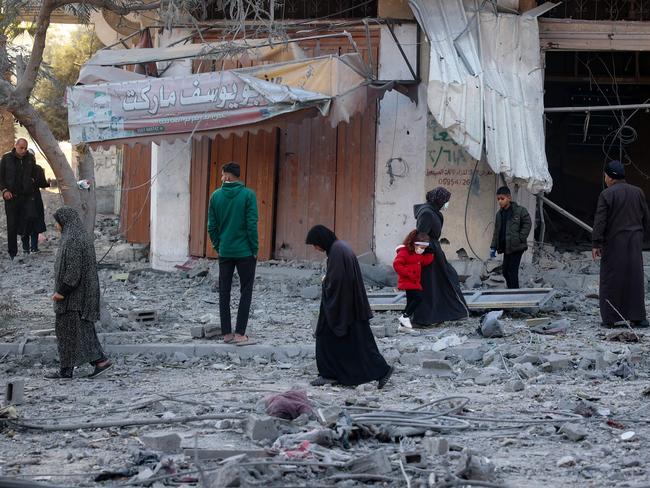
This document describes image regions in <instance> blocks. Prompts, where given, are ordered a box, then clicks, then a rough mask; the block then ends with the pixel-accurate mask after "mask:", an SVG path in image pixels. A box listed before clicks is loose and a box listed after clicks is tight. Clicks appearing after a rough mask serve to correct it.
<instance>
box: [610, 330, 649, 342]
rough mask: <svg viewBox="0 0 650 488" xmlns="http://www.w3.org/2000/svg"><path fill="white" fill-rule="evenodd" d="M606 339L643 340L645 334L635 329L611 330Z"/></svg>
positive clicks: (616, 340) (618, 340)
mask: <svg viewBox="0 0 650 488" xmlns="http://www.w3.org/2000/svg"><path fill="white" fill-rule="evenodd" d="M605 339H607V340H608V341H613V342H641V341H642V340H643V334H639V333H637V332H635V331H633V330H619V331H615V332H610V333H609V334H607V336H606V337H605Z"/></svg>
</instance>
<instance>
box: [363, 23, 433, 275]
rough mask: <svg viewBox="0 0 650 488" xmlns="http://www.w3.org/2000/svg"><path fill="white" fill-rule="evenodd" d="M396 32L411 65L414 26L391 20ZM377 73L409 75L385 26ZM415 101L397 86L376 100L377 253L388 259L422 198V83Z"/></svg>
mask: <svg viewBox="0 0 650 488" xmlns="http://www.w3.org/2000/svg"><path fill="white" fill-rule="evenodd" d="M395 34H396V36H397V38H398V39H399V40H400V42H401V43H402V47H403V49H404V51H405V52H406V54H407V57H408V58H409V60H410V62H411V65H412V66H413V67H415V65H416V56H417V28H416V26H415V25H414V24H403V25H399V26H395ZM379 78H380V79H383V80H393V79H405V80H408V79H411V74H410V72H409V69H408V66H407V65H406V63H405V62H404V60H403V59H402V56H401V54H400V53H399V50H398V48H397V45H396V44H395V42H394V41H393V38H392V37H391V35H390V32H389V31H388V28H387V27H386V26H382V31H381V39H380V46H379ZM419 97H420V101H419V103H418V105H416V104H415V103H413V102H411V101H410V100H409V99H408V98H406V97H405V96H404V95H402V94H399V93H397V92H394V91H392V92H389V93H386V95H385V96H384V98H383V99H382V100H381V102H380V104H379V117H378V124H377V159H376V170H375V175H376V176H375V224H374V226H375V231H374V232H375V254H376V256H377V259H378V261H379V262H381V263H385V264H391V263H392V262H393V258H394V257H395V247H396V246H397V245H398V244H400V243H401V242H402V241H403V240H404V236H405V235H406V234H408V232H410V231H411V230H412V229H413V228H414V226H415V219H414V217H413V204H415V203H419V202H421V201H422V200H423V199H424V193H425V156H426V131H427V104H426V90H425V89H424V87H423V85H420V90H419Z"/></svg>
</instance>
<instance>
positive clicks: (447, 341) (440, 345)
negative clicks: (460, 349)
mask: <svg viewBox="0 0 650 488" xmlns="http://www.w3.org/2000/svg"><path fill="white" fill-rule="evenodd" d="M463 342H465V341H464V340H463V339H461V338H460V337H458V336H457V335H456V334H452V335H448V336H446V337H443V338H442V339H439V340H437V341H436V342H434V343H433V346H431V350H432V351H443V350H445V349H447V348H449V347H454V346H460V345H461V344H462V343H463Z"/></svg>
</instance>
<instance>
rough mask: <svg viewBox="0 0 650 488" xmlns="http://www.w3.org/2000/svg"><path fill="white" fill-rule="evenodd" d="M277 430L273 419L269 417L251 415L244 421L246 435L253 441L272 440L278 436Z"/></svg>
mask: <svg viewBox="0 0 650 488" xmlns="http://www.w3.org/2000/svg"><path fill="white" fill-rule="evenodd" d="M278 435H280V434H279V432H278V428H277V426H276V425H275V420H273V418H271V417H257V416H255V415H251V416H250V417H248V420H247V421H246V437H248V438H249V439H251V440H253V441H264V440H267V441H270V442H273V441H275V439H277V438H278Z"/></svg>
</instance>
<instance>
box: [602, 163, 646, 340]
mask: <svg viewBox="0 0 650 488" xmlns="http://www.w3.org/2000/svg"><path fill="white" fill-rule="evenodd" d="M605 184H606V185H607V188H606V189H605V190H603V191H602V193H601V194H600V196H599V197H598V206H597V208H596V215H595V217H594V230H593V234H592V240H593V247H592V255H593V258H594V259H597V258H600V293H599V296H600V316H601V318H602V320H603V322H602V325H603V326H605V327H614V326H617V325H619V324H621V323H624V322H625V321H629V322H630V323H631V325H632V326H633V327H648V321H647V320H646V309H645V290H644V284H645V275H644V273H643V238H644V236H645V234H646V233H647V232H648V230H649V228H650V211H649V210H648V203H647V201H646V198H645V195H644V193H643V190H641V188H639V187H636V186H634V185H630V184H629V183H627V182H626V181H625V167H624V166H623V165H622V164H621V162H620V161H610V162H609V163H607V165H606V166H605Z"/></svg>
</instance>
